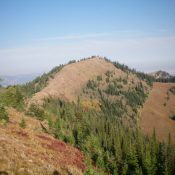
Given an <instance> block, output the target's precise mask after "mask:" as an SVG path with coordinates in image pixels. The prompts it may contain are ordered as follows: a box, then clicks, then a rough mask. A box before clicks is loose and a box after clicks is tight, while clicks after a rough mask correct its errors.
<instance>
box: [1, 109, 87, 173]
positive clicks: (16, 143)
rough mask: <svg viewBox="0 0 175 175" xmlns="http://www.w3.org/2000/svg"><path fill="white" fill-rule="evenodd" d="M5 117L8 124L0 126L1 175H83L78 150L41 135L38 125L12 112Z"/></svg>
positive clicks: (82, 164) (31, 119)
mask: <svg viewBox="0 0 175 175" xmlns="http://www.w3.org/2000/svg"><path fill="white" fill-rule="evenodd" d="M7 113H8V115H9V122H8V124H6V126H2V123H1V125H0V155H1V156H0V172H1V171H5V172H6V173H8V174H19V175H21V174H25V175H29V174H30V175H40V174H42V175H51V174H54V171H55V170H57V172H59V173H60V174H63V175H64V174H68V173H72V174H77V175H80V174H82V172H83V171H84V170H85V165H84V162H83V161H84V156H83V154H82V153H81V152H80V151H79V150H78V149H76V148H74V147H72V146H70V145H69V144H65V143H64V142H62V141H60V140H56V139H55V138H53V137H52V136H50V135H48V134H46V133H44V130H43V128H42V125H41V123H42V122H41V121H39V120H36V119H34V118H31V117H27V116H25V114H24V113H22V112H19V111H16V110H15V109H14V108H8V110H7ZM22 120H23V121H24V122H23V124H22V123H21V122H22ZM46 124H47V123H45V124H44V123H43V125H45V126H46Z"/></svg>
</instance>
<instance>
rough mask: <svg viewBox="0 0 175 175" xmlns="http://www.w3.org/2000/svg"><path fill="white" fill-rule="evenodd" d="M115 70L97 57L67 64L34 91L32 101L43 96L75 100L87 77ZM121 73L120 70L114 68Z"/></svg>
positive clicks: (38, 99) (39, 99)
mask: <svg viewBox="0 0 175 175" xmlns="http://www.w3.org/2000/svg"><path fill="white" fill-rule="evenodd" d="M108 70H109V71H113V70H116V68H115V66H114V65H113V64H111V63H109V62H107V61H105V60H104V59H100V58H99V57H96V58H93V59H87V60H84V61H80V62H76V63H72V64H68V65H66V66H65V67H63V68H62V70H61V71H60V72H58V73H57V74H55V76H54V78H53V79H50V81H49V83H48V85H47V87H45V88H44V89H43V90H41V91H40V92H38V93H36V94H35V96H34V97H33V100H34V101H41V100H42V99H44V98H47V97H52V98H61V99H65V100H69V101H75V100H77V96H78V95H79V92H80V91H81V89H82V87H83V86H84V85H85V84H86V83H87V81H88V80H89V79H92V78H94V77H96V76H97V75H101V74H104V73H106V71H108ZM116 71H117V72H118V75H122V74H123V72H122V71H121V70H116Z"/></svg>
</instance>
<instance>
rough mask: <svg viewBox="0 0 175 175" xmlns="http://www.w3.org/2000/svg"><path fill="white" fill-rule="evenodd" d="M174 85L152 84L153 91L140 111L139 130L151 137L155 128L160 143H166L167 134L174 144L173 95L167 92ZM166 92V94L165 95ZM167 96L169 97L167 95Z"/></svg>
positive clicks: (174, 110) (174, 101)
mask: <svg viewBox="0 0 175 175" xmlns="http://www.w3.org/2000/svg"><path fill="white" fill-rule="evenodd" d="M172 86H175V84H174V83H154V85H153V89H152V91H151V93H150V95H149V97H148V99H147V101H146V103H145V105H144V107H143V109H142V111H141V129H142V130H143V132H144V133H146V134H148V135H151V134H152V133H153V130H154V128H155V130H156V135H157V137H158V139H159V140H160V141H167V140H168V135H169V133H170V134H171V139H172V142H174V143H175V121H173V120H172V119H170V116H171V115H172V114H173V113H174V112H175V95H173V94H172V93H171V92H168V91H169V89H170V88H171V87H172ZM167 92H168V93H167ZM168 94H169V95H168Z"/></svg>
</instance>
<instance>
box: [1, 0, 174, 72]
mask: <svg viewBox="0 0 175 175" xmlns="http://www.w3.org/2000/svg"><path fill="white" fill-rule="evenodd" d="M91 55H100V56H106V57H108V58H109V59H111V60H115V61H119V62H121V63H125V64H127V65H128V66H130V67H133V68H136V69H138V70H142V71H154V70H159V69H163V70H167V71H170V72H175V0H28V1H27V0H26V1H25V0H0V75H2V74H3V75H4V74H5V75H12V74H28V73H39V72H44V71H48V70H50V69H51V68H53V67H54V66H56V65H59V64H61V63H65V62H67V61H69V60H70V59H80V58H84V57H88V56H91Z"/></svg>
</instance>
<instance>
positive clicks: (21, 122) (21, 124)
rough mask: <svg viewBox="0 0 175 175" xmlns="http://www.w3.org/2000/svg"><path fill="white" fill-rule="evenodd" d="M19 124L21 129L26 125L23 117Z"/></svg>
mask: <svg viewBox="0 0 175 175" xmlns="http://www.w3.org/2000/svg"><path fill="white" fill-rule="evenodd" d="M19 126H20V127H21V128H23V129H24V128H25V127H26V122H25V120H24V118H22V119H21V121H20V123H19Z"/></svg>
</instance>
